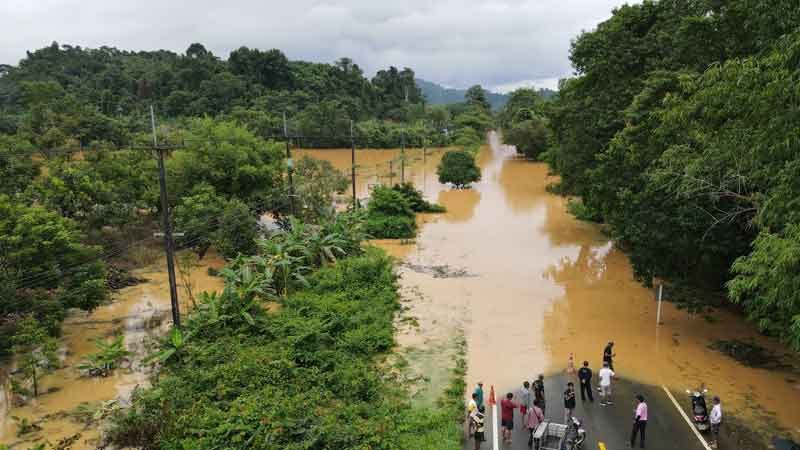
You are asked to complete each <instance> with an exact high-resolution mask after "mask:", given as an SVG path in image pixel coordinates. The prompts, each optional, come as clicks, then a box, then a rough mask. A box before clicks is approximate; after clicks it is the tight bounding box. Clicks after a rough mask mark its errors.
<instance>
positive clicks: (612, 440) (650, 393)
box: [464, 375, 704, 450]
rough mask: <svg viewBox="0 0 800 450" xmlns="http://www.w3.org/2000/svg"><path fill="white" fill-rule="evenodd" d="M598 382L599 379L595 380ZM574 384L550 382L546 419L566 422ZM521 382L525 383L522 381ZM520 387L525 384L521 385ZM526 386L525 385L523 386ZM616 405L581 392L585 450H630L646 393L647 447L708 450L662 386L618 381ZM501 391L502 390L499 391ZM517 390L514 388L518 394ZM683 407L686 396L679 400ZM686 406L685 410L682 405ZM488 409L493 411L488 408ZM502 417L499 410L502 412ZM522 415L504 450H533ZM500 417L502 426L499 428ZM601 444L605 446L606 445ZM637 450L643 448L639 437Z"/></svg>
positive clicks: (469, 445) (561, 378) (562, 379)
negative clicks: (567, 393)
mask: <svg viewBox="0 0 800 450" xmlns="http://www.w3.org/2000/svg"><path fill="white" fill-rule="evenodd" d="M595 378H596V377H595ZM569 380H573V382H574V383H575V384H576V385H577V383H578V382H577V380H576V379H574V377H572V376H569V377H568V376H566V375H556V376H550V377H545V399H546V403H547V406H546V409H545V416H546V417H547V419H548V420H553V421H556V422H559V423H563V419H564V408H563V405H564V403H563V401H562V394H563V392H564V390H565V389H566V384H567V382H568V381H569ZM520 381H522V380H520ZM488 383H489V381H487V385H486V388H487V390H486V396H487V398H488V392H489V391H488V387H489V385H488ZM520 384H521V383H520ZM520 387H521V386H520ZM613 387H614V397H613V398H614V405H611V406H600V403H599V393H598V392H597V390H596V386H595V387H594V388H595V391H594V392H595V398H594V400H595V401H594V403H590V402H589V400H588V399H587V400H586V401H585V402H582V401H581V399H580V393H579V392H578V393H577V398H578V399H577V406H576V408H575V417H578V418H580V419H581V420H583V425H584V428H585V429H586V433H587V441H586V443H585V444H584V447H583V448H584V450H603V449H605V450H618V449H625V448H630V432H631V426H632V424H633V409H634V407H635V405H636V400H635V396H636V394H639V393H641V394H642V395H644V397H645V400H646V402H647V405H648V411H649V420H648V423H647V440H646V442H645V445H646V448H648V449H651V450H704V446H703V445H702V444H701V443H700V441H699V440H698V438H697V437H696V436H695V434H694V432H693V431H692V429H691V428H690V427H689V425H688V424H687V423H686V421H685V419H684V418H683V417H682V416H681V415H680V413H679V412H678V410H677V409H676V408H675V405H674V404H673V403H672V401H671V400H670V399H669V397H667V395H666V393H665V392H664V390H663V389H662V388H661V387H660V386H645V385H641V384H638V383H633V382H630V381H627V380H620V379H618V380H615V384H614V386H613ZM496 389H497V388H496ZM516 389H518V388H516V387H515V388H514V390H516ZM507 392H509V389H505V390H504V389H497V390H496V394H497V400H498V409H499V401H500V399H501V398H502V396H504V395H505V394H506V393H507ZM676 400H677V401H678V402H679V403H680V402H683V401H684V398H683V397H676ZM686 402H688V400H686ZM681 406H685V405H682V404H681ZM487 408H489V406H488V405H487ZM498 414H499V411H498ZM486 419H487V420H486V422H487V427H486V432H487V433H486V435H487V436H486V442H484V443H483V445H482V446H481V449H488V450H491V449H492V439H494V435H493V433H494V430H492V420H491V409H489V410H488V411H487V417H486ZM521 421H522V418H521V415H520V413H519V410H517V411H516V412H515V416H514V438H513V443H512V445H511V446H508V445H505V444H503V442H502V440H501V441H500V446H499V448H500V449H503V450H528V445H527V444H528V435H527V432H526V430H525V429H524V428H523V427H522V426H521ZM499 422H500V420H499V416H498V425H499ZM601 444H602V446H601ZM474 445H475V441H474V440H473V439H469V440H468V441H467V442H465V443H464V449H465V450H466V449H473V448H474ZM636 448H639V442H638V437H637V442H636Z"/></svg>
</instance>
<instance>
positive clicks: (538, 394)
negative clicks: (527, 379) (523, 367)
mask: <svg viewBox="0 0 800 450" xmlns="http://www.w3.org/2000/svg"><path fill="white" fill-rule="evenodd" d="M532 387H533V398H534V400H538V401H539V408H541V410H542V412H544V408H545V402H544V375H541V374H540V375H539V377H538V378H537V379H536V380H534V381H533V386H532Z"/></svg>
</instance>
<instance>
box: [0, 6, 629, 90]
mask: <svg viewBox="0 0 800 450" xmlns="http://www.w3.org/2000/svg"><path fill="white" fill-rule="evenodd" d="M622 3H625V1H624V0H441V1H440V0H405V1H397V0H350V1H328V2H326V1H317V0H288V1H287V0H283V1H280V2H278V1H274V0H214V1H211V0H134V1H118V0H0V36H2V37H0V63H6V64H16V63H17V62H18V61H19V59H20V58H22V57H24V56H25V51H26V50H30V49H37V48H41V47H44V46H46V45H49V44H50V43H51V42H52V41H54V40H55V41H58V43H60V44H70V45H80V46H84V47H99V46H101V45H108V46H114V47H118V48H120V49H129V50H156V49H168V50H173V51H177V52H183V51H184V50H185V49H186V48H187V47H188V46H189V44H191V43H192V42H200V43H202V44H204V45H205V46H206V48H208V49H209V50H211V51H212V52H214V54H216V55H217V56H220V57H222V58H227V56H228V53H229V52H230V51H231V50H233V49H235V48H238V47H240V46H242V45H246V46H248V47H255V48H261V49H269V48H279V49H281V50H282V51H283V52H284V53H286V55H287V56H288V57H289V58H290V59H303V60H311V61H318V62H332V61H335V60H336V59H338V58H339V57H342V56H349V57H351V58H352V59H353V60H355V62H356V63H358V64H359V65H360V66H361V67H362V68H363V69H364V71H365V72H367V74H369V75H370V76H371V75H372V74H374V72H375V71H376V70H378V69H381V68H384V67H388V66H390V65H394V66H397V67H400V68H402V67H411V68H412V69H414V71H415V72H416V74H417V76H418V77H420V78H425V79H427V80H430V81H434V82H437V83H441V84H444V85H447V86H453V87H468V86H470V85H472V84H476V83H480V84H482V85H483V86H484V87H487V88H492V89H495V90H501V91H504V90H508V89H511V88H514V87H518V86H521V85H530V84H533V85H535V86H537V87H550V88H555V86H556V83H557V81H558V79H559V78H562V77H564V76H567V75H569V74H570V73H571V68H570V65H569V60H568V52H569V45H570V40H571V39H572V38H574V37H575V36H577V35H578V33H580V31H581V30H589V29H592V28H594V26H595V25H596V24H597V23H598V22H600V21H602V20H605V19H607V18H608V17H609V16H610V15H611V10H612V9H613V8H614V7H616V6H618V5H620V4H622Z"/></svg>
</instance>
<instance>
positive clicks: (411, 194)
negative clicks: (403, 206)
mask: <svg viewBox="0 0 800 450" xmlns="http://www.w3.org/2000/svg"><path fill="white" fill-rule="evenodd" d="M392 189H393V190H395V191H397V192H399V193H400V194H402V195H403V197H405V198H406V201H407V202H408V206H409V207H410V208H411V210H412V211H414V212H418V213H419V212H422V213H442V212H445V209H444V207H443V206H441V205H437V204H436V203H430V202H429V201H427V200H425V199H424V198H423V197H422V191H420V190H419V189H417V188H416V187H414V183H411V182H408V181H407V182H405V183H401V184H395V185H394V186H392Z"/></svg>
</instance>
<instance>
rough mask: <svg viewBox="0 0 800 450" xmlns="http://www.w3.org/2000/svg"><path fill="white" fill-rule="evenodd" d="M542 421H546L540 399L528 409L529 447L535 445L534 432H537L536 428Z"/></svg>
mask: <svg viewBox="0 0 800 450" xmlns="http://www.w3.org/2000/svg"><path fill="white" fill-rule="evenodd" d="M542 422H544V412H542V409H541V408H539V401H538V400H534V401H533V406H531V408H530V411H528V420H527V422H526V426H527V428H528V432H529V433H530V437H529V438H528V447H532V446H533V433H535V432H536V429H537V428H539V424H540V423H542Z"/></svg>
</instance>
